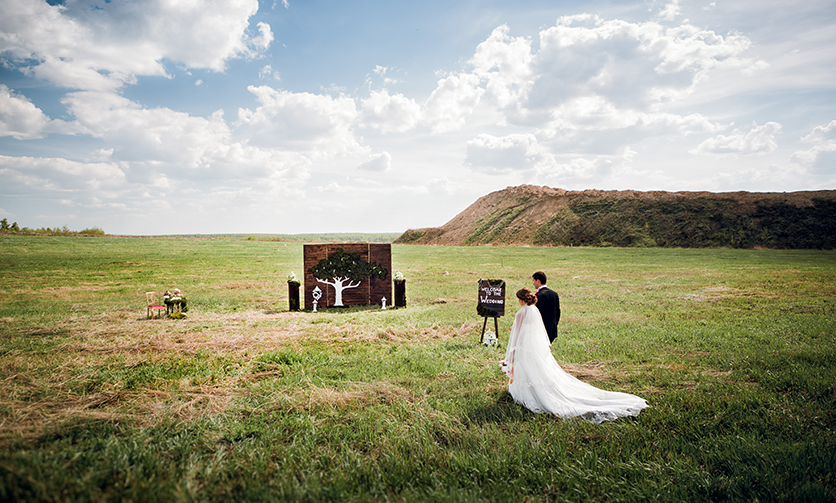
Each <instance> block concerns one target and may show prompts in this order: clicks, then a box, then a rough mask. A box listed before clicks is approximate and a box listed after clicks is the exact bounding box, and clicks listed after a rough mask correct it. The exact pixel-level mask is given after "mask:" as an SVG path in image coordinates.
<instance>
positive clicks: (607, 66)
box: [525, 15, 755, 118]
mask: <svg viewBox="0 0 836 503" xmlns="http://www.w3.org/2000/svg"><path fill="white" fill-rule="evenodd" d="M750 44H751V42H750V41H749V39H747V38H746V37H744V36H742V35H728V36H726V37H723V36H719V35H717V34H715V33H714V32H712V31H710V30H703V29H699V28H697V27H695V26H691V25H688V24H683V25H680V26H676V27H665V26H662V25H660V24H658V23H655V22H645V23H629V22H626V21H620V20H603V19H601V18H599V17H597V16H591V15H578V16H567V17H563V18H560V19H559V20H558V23H557V25H556V26H554V27H551V28H548V29H546V30H543V31H541V32H540V50H539V51H538V53H537V54H536V56H535V58H534V60H533V61H532V68H533V77H532V79H533V82H532V87H531V91H530V92H529V93H528V96H527V101H526V102H525V107H526V108H527V109H528V110H529V113H530V114H533V115H535V116H537V115H539V116H541V117H544V118H547V117H549V116H550V112H551V111H552V110H554V109H556V108H557V107H560V106H561V105H563V104H565V103H567V102H571V101H572V100H575V99H578V98H590V97H595V98H600V99H603V100H604V101H606V102H607V103H610V104H612V106H614V107H615V108H616V109H619V110H639V111H644V110H651V111H652V110H654V109H655V108H656V107H659V106H661V105H663V104H665V103H667V102H670V101H672V100H676V99H679V98H682V97H684V96H687V95H688V94H689V93H690V92H691V91H692V89H693V87H694V86H695V85H696V84H697V83H698V82H700V81H701V80H702V79H703V78H705V76H706V75H707V72H708V71H710V70H712V69H714V68H718V67H739V68H746V67H749V66H751V65H753V64H755V63H754V62H752V61H750V60H748V59H745V58H742V57H741V56H740V54H741V53H742V52H743V51H744V50H746V49H747V48H748V47H749V45H750Z"/></svg>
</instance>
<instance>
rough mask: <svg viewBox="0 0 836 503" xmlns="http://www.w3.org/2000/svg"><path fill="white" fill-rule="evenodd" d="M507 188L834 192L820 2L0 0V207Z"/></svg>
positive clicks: (320, 212)
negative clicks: (825, 190)
mask: <svg viewBox="0 0 836 503" xmlns="http://www.w3.org/2000/svg"><path fill="white" fill-rule="evenodd" d="M521 184H532V185H544V186H548V187H554V188H561V189H566V190H585V189H602V190H628V189H632V190H642V191H647V190H666V191H711V192H731V191H749V192H782V191H798V190H821V189H834V188H836V2H834V1H819V0H808V1H805V2H791V1H786V0H784V1H776V0H736V1H722V0H715V1H705V0H702V1H687V0H674V1H660V2H656V1H652V0H651V1H620V0H609V1H597V0H591V1H587V0H584V1H579V0H578V1H575V0H573V1H561V0H551V1H540V0H531V1H526V2H521V1H520V2H517V1H508V0H502V1H500V0H496V1H494V0H463V1H457V2H451V1H449V0H446V1H435V0H425V1H422V2H391V1H374V0H366V1H363V0H358V1H352V2H346V1H337V0H334V1H322V0H308V1H302V0H265V1H259V0H129V1H125V0H80V1H79V0H66V1H61V0H49V1H47V2H45V1H42V0H3V1H2V2H0V218H7V220H8V222H9V223H11V222H18V223H19V225H20V226H26V227H30V228H41V227H61V226H66V227H68V228H69V229H71V230H82V229H86V228H92V227H98V228H100V229H103V230H104V231H105V232H107V233H109V234H127V235H158V234H195V233H196V234H215V233H280V234H300V233H330V232H381V233H382V232H403V231H405V230H407V229H414V228H423V227H437V226H441V225H443V224H444V223H446V222H447V221H449V220H450V219H452V218H453V217H454V216H456V215H457V214H458V213H460V212H461V211H462V210H464V209H465V208H466V207H468V206H469V205H470V204H472V203H473V202H475V201H476V200H477V199H478V198H479V197H481V196H484V195H486V194H489V193H491V192H493V191H496V190H501V189H504V188H506V187H509V186H516V185H521Z"/></svg>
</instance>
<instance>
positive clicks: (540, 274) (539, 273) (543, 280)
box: [531, 271, 546, 285]
mask: <svg viewBox="0 0 836 503" xmlns="http://www.w3.org/2000/svg"><path fill="white" fill-rule="evenodd" d="M531 277H532V278H534V279H536V280H537V281H539V282H540V283H541V284H543V285H545V284H546V273H544V272H543V271H537V272H535V273H534V274H532V275H531Z"/></svg>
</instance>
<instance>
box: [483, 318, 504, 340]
mask: <svg viewBox="0 0 836 503" xmlns="http://www.w3.org/2000/svg"><path fill="white" fill-rule="evenodd" d="M483 318H485V322H484V323H482V337H481V338H480V339H479V342H480V343H483V342H485V328H486V327H487V326H488V318H493V328H494V334H496V337H497V338H499V316H483Z"/></svg>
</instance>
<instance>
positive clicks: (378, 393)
mask: <svg viewBox="0 0 836 503" xmlns="http://www.w3.org/2000/svg"><path fill="white" fill-rule="evenodd" d="M344 384H345V386H346V387H345V388H340V389H338V388H335V387H330V386H329V387H318V386H311V387H310V388H305V389H299V390H297V391H295V392H293V393H292V394H290V395H289V396H287V397H286V398H287V399H288V401H289V402H290V403H291V404H293V406H294V408H295V409H297V410H299V411H302V410H304V411H311V410H316V409H322V408H325V409H330V410H339V411H345V410H358V409H361V408H363V407H370V406H374V405H380V404H394V403H403V402H405V403H409V404H412V403H415V397H414V396H413V395H412V393H410V391H409V390H407V389H406V388H404V387H402V386H398V385H397V384H392V383H389V382H372V383H364V382H347V383H344Z"/></svg>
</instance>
